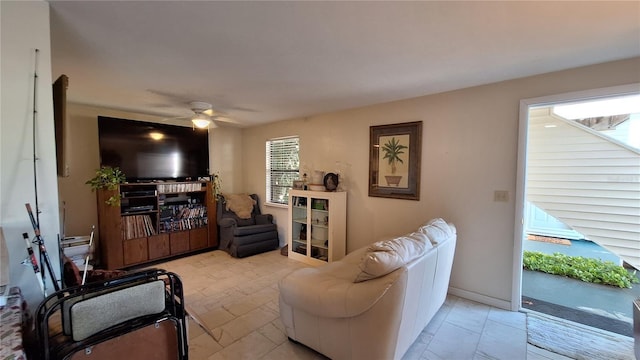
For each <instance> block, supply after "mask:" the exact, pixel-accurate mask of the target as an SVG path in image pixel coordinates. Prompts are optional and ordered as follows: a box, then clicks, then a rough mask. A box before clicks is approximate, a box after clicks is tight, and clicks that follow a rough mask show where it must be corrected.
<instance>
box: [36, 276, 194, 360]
mask: <svg viewBox="0 0 640 360" xmlns="http://www.w3.org/2000/svg"><path fill="white" fill-rule="evenodd" d="M156 280H163V281H164V283H165V309H164V311H162V312H161V313H159V314H155V315H146V316H141V317H138V318H135V319H132V320H129V321H125V322H123V323H120V324H117V325H114V326H112V327H109V328H107V329H104V330H102V331H100V332H98V333H96V334H94V335H91V336H89V337H88V338H86V339H84V340H82V341H74V340H73V339H72V338H71V336H66V335H64V333H63V332H62V331H61V332H59V333H56V334H50V330H51V329H50V325H49V320H50V318H51V317H52V316H53V315H54V314H56V313H58V312H60V311H61V309H62V304H63V303H64V302H65V301H70V300H72V299H75V298H77V297H86V296H88V295H92V294H95V293H97V292H99V293H100V294H105V293H109V292H112V291H116V290H122V289H124V288H128V287H133V286H137V285H140V284H144V283H147V282H151V281H156ZM165 320H171V321H174V322H175V323H176V324H178V326H177V328H178V335H179V336H178V352H179V353H178V354H177V357H176V359H180V360H187V359H188V343H187V323H186V311H185V308H184V294H183V287H182V281H181V280H180V278H179V277H178V275H177V274H175V273H171V272H167V271H165V270H161V269H150V270H143V271H140V272H134V273H130V274H126V275H124V276H121V277H118V278H114V279H110V280H105V281H101V282H93V283H89V284H86V285H81V286H75V287H70V288H67V289H65V290H62V291H58V292H56V293H54V294H51V295H50V296H48V297H47V298H45V299H44V300H43V301H42V302H41V303H40V305H39V306H38V308H37V310H36V312H35V321H36V324H35V327H36V339H37V342H38V348H39V349H38V350H39V351H38V353H37V354H33V355H34V356H35V357H37V358H40V359H44V360H48V359H65V358H67V357H69V356H71V355H72V354H73V353H75V352H76V351H78V350H80V349H85V348H87V347H90V346H94V345H96V344H99V343H102V342H104V341H107V340H110V339H113V338H115V337H118V336H121V335H123V334H126V333H129V332H132V331H135V330H138V329H141V328H143V327H145V326H148V325H151V324H154V323H158V322H160V321H165ZM54 338H56V341H55V342H54V341H52V340H53V339H54Z"/></svg>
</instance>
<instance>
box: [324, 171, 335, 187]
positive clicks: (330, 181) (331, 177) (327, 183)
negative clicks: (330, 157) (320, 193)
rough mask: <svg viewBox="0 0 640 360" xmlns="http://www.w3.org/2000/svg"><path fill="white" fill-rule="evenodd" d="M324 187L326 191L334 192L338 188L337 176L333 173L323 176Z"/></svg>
mask: <svg viewBox="0 0 640 360" xmlns="http://www.w3.org/2000/svg"><path fill="white" fill-rule="evenodd" d="M324 187H325V189H327V190H328V191H336V189H337V188H338V175H337V174H334V173H327V174H326V175H325V176H324Z"/></svg>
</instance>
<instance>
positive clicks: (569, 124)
mask: <svg viewBox="0 0 640 360" xmlns="http://www.w3.org/2000/svg"><path fill="white" fill-rule="evenodd" d="M528 131H529V134H528V143H527V164H528V166H527V187H526V192H527V200H528V201H530V202H531V203H533V204H535V205H536V206H538V207H539V208H541V209H543V210H544V211H546V212H547V213H549V214H550V215H552V216H553V217H555V218H557V219H559V220H560V221H562V222H564V223H565V224H567V225H569V226H570V227H572V228H573V229H574V230H576V231H578V232H580V233H582V234H584V235H585V237H586V238H587V239H589V240H591V241H594V242H596V243H598V244H599V245H601V246H603V247H605V248H607V249H608V250H609V251H611V252H613V253H615V254H617V255H618V256H619V257H621V258H622V259H623V260H624V261H626V262H627V263H629V264H631V265H633V266H634V267H635V268H637V269H640V152H638V151H637V150H635V149H634V148H632V147H629V146H626V145H624V144H622V143H619V142H617V141H616V140H612V139H609V138H607V137H605V136H602V135H600V134H598V133H597V132H596V131H594V130H591V129H589V128H586V127H583V126H581V125H579V124H576V123H574V122H573V121H569V120H565V119H563V118H561V117H558V116H556V115H553V113H552V112H551V108H540V109H533V110H531V112H530V116H529V129H528Z"/></svg>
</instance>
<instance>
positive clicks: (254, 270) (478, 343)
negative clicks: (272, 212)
mask: <svg viewBox="0 0 640 360" xmlns="http://www.w3.org/2000/svg"><path fill="white" fill-rule="evenodd" d="M306 266H308V265H305V264H302V263H300V262H297V261H295V260H291V259H289V258H287V257H285V256H282V255H280V252H279V251H271V252H268V253H264V254H260V255H255V256H251V257H249V258H244V259H234V258H232V257H230V256H229V255H228V254H227V253H225V252H223V251H211V252H207V253H202V254H198V255H194V256H190V257H186V258H182V259H178V260H173V261H170V262H166V263H161V264H158V265H156V266H155V267H157V268H162V269H166V270H168V271H172V272H175V273H177V274H179V275H180V277H181V278H182V281H183V283H184V288H185V298H186V300H185V303H186V305H187V309H188V311H189V313H190V314H192V315H193V316H194V317H195V319H197V322H199V323H200V324H201V325H202V326H199V325H198V324H197V323H196V321H194V320H192V319H190V321H189V358H190V359H193V360H199V359H208V360H218V359H326V358H325V357H324V356H322V355H320V354H318V353H316V352H314V351H313V350H310V349H308V348H306V347H304V346H301V345H298V344H294V343H292V342H290V341H288V340H287V336H286V334H285V333H284V329H283V326H282V324H281V322H280V318H279V315H278V281H279V280H280V279H281V278H283V277H284V276H286V275H287V274H289V273H290V272H291V271H293V270H295V269H299V268H303V267H306ZM203 328H204V329H206V331H205V330H204V329H203ZM404 359H509V360H512V359H536V360H537V359H540V360H546V359H567V358H566V357H564V356H560V355H557V354H554V353H551V352H548V351H545V350H542V349H539V348H536V347H533V346H531V345H528V344H527V333H526V315H525V314H524V313H519V312H510V311H505V310H502V309H497V308H493V307H490V306H487V305H483V304H479V303H476V302H473V301H469V300H466V299H463V298H459V297H455V296H449V297H447V300H446V302H445V304H444V305H443V307H442V308H441V309H440V311H439V312H438V313H437V314H436V316H435V317H434V318H433V320H432V321H431V322H430V323H429V325H428V326H427V327H426V328H425V330H424V331H423V332H422V334H420V336H419V337H418V339H417V340H416V341H415V343H414V344H413V345H412V346H411V348H409V350H408V351H407V353H406V354H405V356H404Z"/></svg>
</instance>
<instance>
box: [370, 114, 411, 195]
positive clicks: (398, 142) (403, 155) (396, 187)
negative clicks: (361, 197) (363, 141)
mask: <svg viewBox="0 0 640 360" xmlns="http://www.w3.org/2000/svg"><path fill="white" fill-rule="evenodd" d="M421 154H422V121H414V122H406V123H398V124H388V125H377V126H370V127H369V196H372V197H384V198H394V199H405V200H420V157H421Z"/></svg>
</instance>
